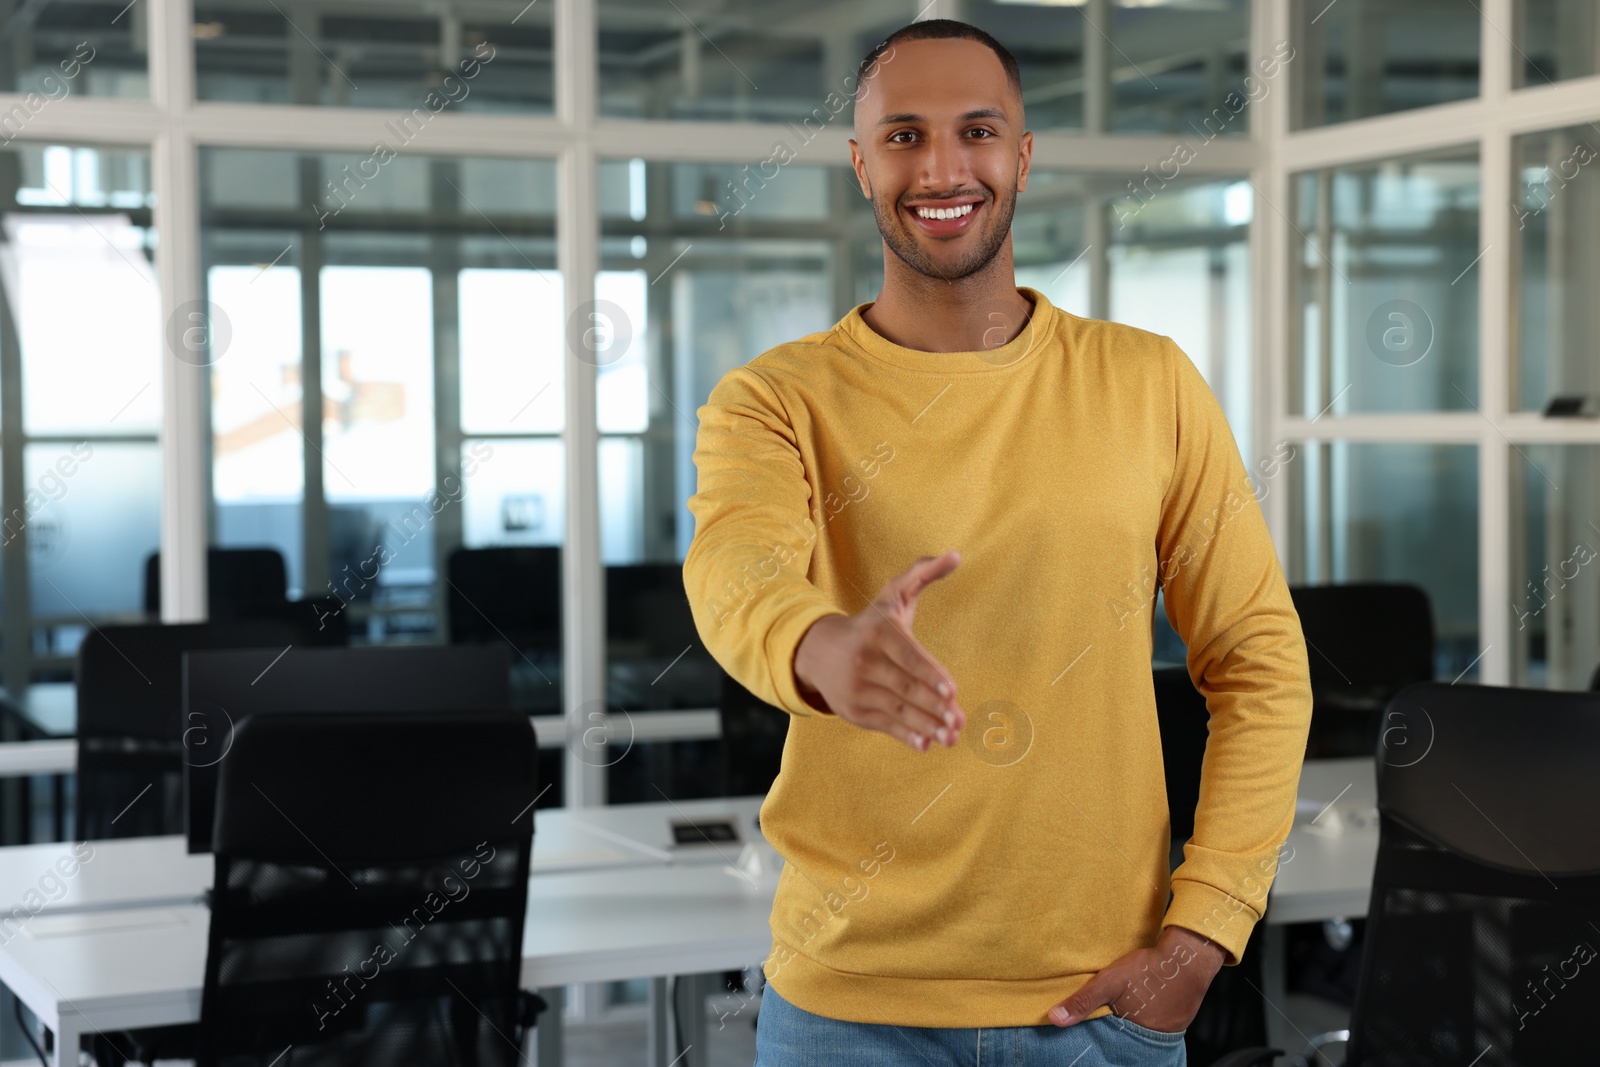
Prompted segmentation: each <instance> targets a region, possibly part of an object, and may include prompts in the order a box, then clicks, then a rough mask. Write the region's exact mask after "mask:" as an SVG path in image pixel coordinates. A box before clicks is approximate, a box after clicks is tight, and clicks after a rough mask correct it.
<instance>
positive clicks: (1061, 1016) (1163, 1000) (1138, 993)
mask: <svg viewBox="0 0 1600 1067" xmlns="http://www.w3.org/2000/svg"><path fill="white" fill-rule="evenodd" d="M1226 958H1227V952H1226V951H1225V950H1224V949H1223V948H1222V946H1221V945H1218V944H1217V943H1216V942H1214V941H1211V940H1209V939H1207V938H1204V937H1201V936H1200V935H1199V934H1197V933H1194V932H1193V931H1192V930H1185V929H1183V928H1182V927H1180V926H1168V927H1165V928H1163V929H1162V931H1161V937H1160V939H1159V940H1158V941H1157V942H1156V946H1155V947H1154V948H1137V949H1134V950H1133V951H1132V952H1130V953H1128V954H1127V955H1126V956H1122V957H1120V958H1118V959H1116V960H1114V961H1113V962H1111V963H1110V964H1108V965H1107V966H1106V967H1105V969H1103V970H1101V971H1100V972H1099V973H1097V974H1096V975H1095V976H1094V977H1093V978H1091V979H1089V980H1088V981H1087V982H1085V983H1084V985H1083V988H1081V989H1079V990H1078V991H1077V992H1076V993H1074V994H1072V996H1070V997H1068V998H1067V999H1066V1000H1065V1001H1063V1002H1062V1003H1060V1004H1058V1005H1057V1006H1056V1007H1053V1008H1051V1009H1050V1021H1051V1022H1053V1023H1055V1024H1056V1025H1057V1026H1075V1025H1077V1024H1078V1023H1080V1022H1082V1021H1083V1020H1084V1018H1085V1017H1087V1016H1088V1014H1089V1013H1090V1012H1092V1011H1094V1010H1095V1009H1096V1008H1098V1007H1100V1005H1102V1004H1109V1005H1111V1010H1112V1012H1113V1013H1115V1014H1117V1015H1120V1016H1122V1017H1124V1018H1126V1019H1132V1020H1133V1021H1134V1022H1136V1023H1138V1024H1139V1025H1140V1026H1143V1027H1145V1028H1146V1029H1148V1030H1162V1031H1166V1032H1167V1033H1177V1032H1178V1031H1179V1030H1184V1029H1187V1028H1188V1026H1189V1024H1190V1023H1191V1022H1193V1021H1194V1017H1195V1014H1196V1013H1197V1012H1198V1011H1199V1010H1200V1001H1201V999H1202V998H1203V997H1204V996H1205V995H1206V990H1207V989H1208V988H1210V986H1211V980H1212V979H1213V978H1215V977H1216V976H1217V972H1218V971H1219V970H1221V969H1222V964H1223V961H1224V960H1225V959H1226Z"/></svg>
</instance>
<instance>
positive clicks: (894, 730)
mask: <svg viewBox="0 0 1600 1067" xmlns="http://www.w3.org/2000/svg"><path fill="white" fill-rule="evenodd" d="M904 677H905V676H904V675H902V676H901V678H902V679H904ZM863 704H864V706H865V707H866V708H868V709H869V710H870V711H872V712H875V713H876V717H875V718H874V720H873V721H872V722H871V723H870V725H871V726H872V728H873V729H875V730H882V731H883V732H884V733H886V734H890V735H892V736H894V737H896V738H898V739H899V740H901V741H904V742H905V743H906V744H908V745H910V746H911V747H912V748H914V749H916V750H917V751H918V752H926V751H927V750H928V749H929V748H931V747H932V745H933V743H934V742H935V741H937V742H938V743H939V744H941V745H945V746H946V747H948V746H950V745H954V744H955V743H956V741H957V739H958V731H956V730H955V729H952V728H951V727H949V726H946V725H945V722H944V719H943V718H942V717H941V716H940V715H939V714H938V713H937V712H932V711H929V710H928V709H927V708H925V707H921V706H919V705H917V704H915V703H913V702H912V701H911V700H910V699H909V698H908V697H907V696H906V695H905V694H904V693H902V692H901V691H900V690H898V689H895V688H891V687H888V686H882V685H877V684H875V683H874V684H871V685H869V686H868V687H867V690H866V692H865V693H864V694H863Z"/></svg>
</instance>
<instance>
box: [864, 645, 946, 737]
mask: <svg viewBox="0 0 1600 1067" xmlns="http://www.w3.org/2000/svg"><path fill="white" fill-rule="evenodd" d="M895 634H896V635H898V636H899V638H900V639H899V640H895V639H894V636H890V637H889V638H888V639H887V640H885V641H884V643H883V653H884V655H885V656H887V657H888V658H889V660H890V662H891V663H893V664H894V666H895V668H897V669H898V670H899V672H900V673H901V674H904V675H905V676H907V677H908V678H910V679H912V680H913V681H914V683H915V691H916V692H918V693H924V692H925V693H926V694H928V696H929V699H925V700H919V701H917V703H918V704H919V705H921V706H922V707H924V708H926V709H927V710H928V712H929V713H930V714H932V715H934V716H936V717H937V718H938V719H939V720H940V721H941V723H942V725H945V726H954V727H955V728H956V729H960V728H961V727H962V726H964V725H966V721H967V714H966V712H965V711H963V710H962V709H961V705H959V704H957V703H956V680H955V676H954V675H952V674H951V673H950V672H949V671H948V670H946V669H945V668H944V666H943V665H942V664H941V663H940V662H939V661H938V660H936V659H934V658H933V657H932V656H931V655H929V654H928V650H927V649H925V648H923V647H922V642H920V641H918V640H917V639H916V638H915V637H913V636H912V635H910V634H908V633H905V631H903V630H899V629H896V631H895ZM882 684H888V683H882ZM889 687H890V688H894V686H892V685H890V686H889ZM947 712H948V713H950V714H951V715H953V716H954V719H955V721H954V722H950V721H948V720H946V719H945V715H946V713H947Z"/></svg>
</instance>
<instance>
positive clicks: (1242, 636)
mask: <svg viewBox="0 0 1600 1067" xmlns="http://www.w3.org/2000/svg"><path fill="white" fill-rule="evenodd" d="M1018 291H1019V292H1021V293H1022V294H1023V295H1024V296H1025V297H1027V298H1029V299H1030V300H1031V301H1033V304H1034V312H1033V315H1032V317H1031V319H1030V321H1029V324H1028V326H1026V327H1025V328H1024V329H1023V330H1022V332H1021V333H1020V334H1018V335H1017V337H1016V338H1015V339H1014V340H1012V341H1011V342H1009V343H1007V344H1005V345H1004V346H1002V347H998V348H995V349H992V350H989V351H983V352H922V351H917V350H915V349H909V348H903V347H901V346H899V345H896V344H893V343H891V342H889V341H887V340H886V339H884V338H883V337H881V336H879V335H878V334H877V333H875V332H874V331H873V330H872V329H871V327H869V326H868V325H867V324H866V322H865V321H864V320H863V319H862V317H861V313H862V311H863V310H864V309H865V308H868V307H871V304H862V305H859V306H857V307H856V308H854V309H853V310H852V311H851V312H850V313H849V314H848V315H846V316H845V317H844V318H843V319H841V320H840V321H839V322H838V323H837V324H836V325H835V326H834V327H833V328H832V329H830V330H827V331H825V332H822V333H815V334H811V335H810V336H807V337H803V338H801V339H800V340H798V341H795V342H793V343H790V344H784V345H779V346H778V347H776V348H773V349H771V350H770V351H767V352H764V353H762V354H761V355H760V356H759V357H757V358H756V359H753V360H751V361H750V362H749V363H748V364H746V365H744V366H742V367H738V368H736V369H734V370H732V371H730V372H729V373H728V374H727V375H726V376H724V377H723V378H722V380H721V381H720V382H719V383H718V384H717V386H716V387H715V388H714V389H713V390H712V391H711V395H710V398H709V400H708V401H707V403H706V404H705V405H704V406H702V407H701V408H700V409H699V416H700V429H699V437H698V440H697V444H696V449H695V454H694V461H695V464H696V466H697V467H698V469H699V485H698V487H697V491H696V493H695V495H694V496H693V497H692V498H691V499H690V501H689V509H690V511H691V512H692V513H693V514H694V517H695V534H694V540H693V542H692V544H691V545H690V548H689V551H688V554H687V557H686V558H685V560H684V564H683V575H684V585H685V587H686V590H687V592H688V596H689V601H690V604H691V606H692V609H693V611H694V617H695V623H696V625H697V627H698V629H699V632H700V635H701V637H702V639H703V640H704V641H705V643H706V647H707V648H708V649H709V650H710V652H711V654H712V655H713V656H714V657H715V658H716V659H717V661H718V662H719V663H721V664H722V666H723V667H724V668H725V669H726V670H727V671H728V673H729V674H731V675H732V676H733V677H734V678H735V679H737V680H738V681H739V682H741V683H742V684H743V685H744V686H745V687H746V688H748V689H749V690H751V691H752V692H753V693H755V694H756V695H757V696H759V697H760V698H761V699H763V700H765V701H768V702H769V703H771V704H773V705H775V706H776V707H778V708H782V709H784V710H785V711H787V712H789V713H790V718H789V724H788V725H789V732H788V737H787V740H786V742H785V744H784V751H783V763H782V770H781V772H780V773H779V775H778V779H777V781H776V783H775V784H774V785H773V788H772V791H771V792H770V794H769V795H768V796H767V799H766V801H765V802H764V803H763V805H762V808H761V826H762V829H763V831H764V832H765V834H766V836H767V838H768V840H769V841H771V843H772V844H773V846H774V847H775V848H776V849H777V850H778V851H779V853H780V854H782V855H783V857H784V859H785V865H784V868H783V873H782V875H781V877H780V879H779V883H778V890H777V899H776V901H775V903H774V905H773V910H772V920H771V922H772V938H773V942H772V952H771V955H770V956H769V957H768V958H767V960H766V962H765V964H764V970H765V972H766V975H767V979H768V981H769V982H771V984H772V986H773V988H775V989H776V990H777V991H778V992H779V994H780V995H781V996H783V997H784V998H785V999H786V1000H788V1001H790V1002H791V1003H793V1004H796V1005H798V1006H800V1007H801V1008H804V1009H805V1010H807V1011H810V1012H814V1013H816V1014H818V1015H825V1016H829V1017H831V1018H835V1019H845V1020H853V1021H859V1022H877V1023H895V1024H899V1025H905V1026H945V1027H951V1026H960V1027H976V1026H983V1027H993V1026H1024V1025H1028V1026H1040V1025H1047V1024H1048V1023H1049V1020H1048V1019H1047V1018H1046V1015H1045V1013H1046V1011H1048V1010H1049V1008H1050V1007H1051V1006H1053V1005H1055V1004H1057V1003H1059V1002H1060V1001H1061V1000H1063V999H1065V998H1066V997H1068V996H1070V995H1071V994H1072V993H1073V992H1074V991H1075V990H1077V988H1078V987H1079V986H1080V985H1082V984H1083V983H1084V982H1086V981H1088V979H1089V978H1090V977H1091V976H1092V975H1093V974H1094V973H1095V972H1096V971H1098V970H1100V969H1101V968H1103V967H1105V966H1106V965H1107V964H1109V963H1111V962H1112V961H1113V960H1115V959H1116V958H1117V957H1119V956H1121V955H1123V954H1124V953H1126V952H1129V951H1131V950H1133V949H1135V948H1141V947H1148V946H1151V945H1154V944H1155V942H1156V938H1157V936H1158V934H1159V932H1160V929H1161V928H1162V927H1163V926H1168V925H1177V926H1180V927H1184V928H1187V929H1189V930H1193V931H1196V932H1198V933H1201V934H1204V935H1206V936H1207V937H1210V938H1212V939H1213V940H1214V941H1216V942H1217V943H1219V944H1220V945H1222V946H1223V947H1224V948H1225V949H1227V951H1228V953H1229V957H1228V963H1229V964H1236V963H1237V962H1238V955H1239V953H1240V952H1241V951H1242V950H1243V948H1244V944H1245V941H1246V939H1247V938H1248V936H1249V933H1250V930H1251V927H1252V926H1253V925H1254V924H1255V922H1256V921H1257V920H1258V919H1259V918H1260V917H1261V915H1262V913H1263V912H1264V910H1265V907H1266V896H1267V890H1268V887H1269V886H1270V885H1271V881H1272V876H1273V875H1274V874H1275V873H1276V869H1277V863H1278V849H1279V847H1280V845H1281V844H1282V843H1283V841H1284V839H1285V838H1286V837H1287V836H1288V833H1289V828H1290V825H1291V824H1292V822H1293V819H1294V801H1295V792H1296V789H1297V786H1298V783H1299V777H1300V765H1301V761H1302V758H1303V756H1304V754H1305V744H1306V734H1307V730H1308V727H1309V723H1310V715H1311V689H1310V678H1309V674H1308V668H1307V661H1306V648H1305V641H1304V637H1303V635H1302V634H1301V631H1300V620H1299V616H1298V615H1297V614H1296V613H1295V609H1294V606H1293V603H1292V601H1291V600H1290V598H1289V590H1288V586H1287V585H1286V583H1285V581H1284V577H1283V572H1282V569H1281V567H1280V566H1279V563H1278V558H1277V555H1276V552H1275V550H1274V548H1273V544H1272V540H1271V538H1270V536H1269V535H1268V532H1267V527H1266V523H1265V520H1264V519H1263V517H1262V514H1261V509H1260V506H1259V505H1258V503H1257V501H1256V496H1255V490H1254V487H1253V485H1252V482H1251V480H1250V478H1249V476H1248V475H1247V473H1246V471H1245V467H1244V464H1243V462H1242V461H1241V459H1240V455H1239V450H1238V446H1237V445H1236V444H1235V443H1234V440H1233V435H1232V433H1231V431H1230V430H1229V429H1228V424H1227V422H1226V421H1225V419H1224V417H1223V414H1222V410H1221V408H1220V407H1219V406H1218V404H1217V401H1216V399H1215V397H1214V396H1213V395H1212V393H1211V390H1210V389H1209V387H1208V386H1207V385H1206V382H1205V379H1204V378H1202V377H1201V375H1200V373H1199V371H1198V370H1196V368H1195V367H1194V365H1193V364H1192V363H1191V362H1190V361H1189V359H1188V357H1187V356H1186V355H1184V353H1183V352H1182V350H1181V349H1179V348H1178V346H1177V345H1176V344H1175V343H1174V342H1173V341H1172V339H1171V338H1168V337H1164V336H1160V335H1157V334H1153V333H1148V332H1146V331H1143V330H1139V329H1135V328H1133V327H1131V326H1125V325H1120V324H1118V323H1112V322H1101V321H1098V320H1094V319H1084V318H1079V317H1077V316H1075V315H1070V314H1068V313H1066V312H1064V311H1061V310H1060V309H1058V308H1055V307H1053V306H1052V305H1051V304H1050V302H1049V301H1048V300H1047V299H1046V298H1045V297H1044V295H1043V294H1042V293H1040V292H1038V291H1037V290H1034V289H1031V288H1026V287H1023V288H1019V290H1018ZM1263 484H1266V483H1263ZM952 548H953V549H957V550H959V551H960V553H961V564H960V566H959V567H957V568H956V570H955V571H954V572H953V573H951V574H950V575H948V576H947V577H945V578H943V579H941V580H939V581H937V582H935V583H933V584H932V585H930V586H929V587H928V588H927V589H926V590H925V591H924V592H923V594H922V595H921V597H920V599H919V601H918V604H917V609H916V618H915V622H914V623H913V626H912V630H913V632H914V633H915V634H916V636H917V638H918V639H919V640H920V641H921V642H922V644H923V645H924V646H925V647H926V648H927V649H928V652H929V653H930V654H931V655H932V656H933V657H934V658H935V659H936V660H938V661H939V662H940V663H942V664H943V665H944V666H945V667H946V668H948V669H949V671H950V672H951V674H952V675H953V676H954V678H955V680H956V686H957V699H958V701H959V702H960V704H961V706H962V707H963V708H964V709H965V710H966V712H967V716H968V718H967V725H966V727H965V729H964V730H963V731H962V738H961V741H960V742H959V743H958V744H957V745H956V746H955V747H954V748H945V747H944V746H942V745H938V744H935V745H933V746H932V747H931V748H930V750H929V751H927V752H916V751H913V750H912V749H910V748H908V747H907V746H906V745H904V744H903V743H901V742H899V741H897V740H895V739H894V738H892V737H890V736H889V735H887V734H883V733H879V732H876V731H869V730H866V729H863V728H861V727H858V726H855V725H853V724H851V723H849V722H847V721H845V720H844V719H841V718H839V717H837V716H836V715H833V714H831V713H829V712H827V711H826V710H825V709H819V708H817V707H814V706H812V705H811V704H809V703H807V702H806V701H805V700H804V699H803V698H802V697H801V696H800V694H799V692H798V690H797V688H796V681H795V677H794V653H795V648H796V646H797V645H798V644H799V642H800V639H801V637H802V636H804V634H805V632H806V629H807V628H808V627H809V626H810V625H811V624H812V623H813V622H815V621H816V620H817V619H819V618H821V617H822V616H825V615H828V614H832V613H846V614H851V613H855V612H859V611H861V610H863V609H864V608H866V607H867V605H868V602H869V601H870V600H871V599H872V598H873V597H874V596H876V595H877V593H878V591H879V589H881V588H882V586H883V584H884V583H885V582H886V581H888V580H889V579H890V578H892V577H894V576H895V575H897V574H899V573H901V572H902V571H904V570H905V569H906V568H907V567H909V566H910V565H911V564H912V563H913V562H915V561H916V559H917V557H919V556H937V555H940V554H942V553H943V552H945V551H947V550H948V549H952ZM1158 586H1159V587H1160V588H1161V589H1163V590H1164V591H1165V606H1166V611H1167V616H1168V618H1169V619H1170V620H1171V622H1172V625H1173V627H1174V629H1175V630H1176V631H1177V633H1178V635H1179V636H1180V637H1182V638H1183V639H1184V641H1185V643H1186V645H1187V647H1188V668H1189V674H1190V676H1191V677H1192V678H1194V679H1195V680H1196V683H1197V684H1198V685H1199V687H1200V688H1201V690H1202V691H1203V692H1204V693H1205V695H1206V701H1207V707H1208V709H1209V713H1210V717H1209V724H1210V743H1209V745H1208V747H1207V750H1206V755H1205V762H1204V765H1203V772H1202V773H1203V781H1202V785H1201V797H1200V804H1199V808H1198V810H1197V811H1196V816H1195V831H1194V837H1193V839H1192V840H1191V841H1190V843H1189V844H1187V845H1186V846H1185V848H1184V861H1183V863H1182V865H1181V866H1179V867H1178V869H1177V870H1176V871H1172V872H1170V877H1169V860H1168V857H1169V851H1170V847H1171V846H1170V830H1169V825H1168V818H1167V802H1166V791H1165V782H1164V776H1163V772H1162V762H1161V748H1160V736H1159V732H1158V729H1157V720H1156V711H1155V698H1154V687H1153V684H1152V680H1151V656H1152V642H1153V630H1152V627H1153V622H1154V620H1153V613H1154V610H1155V596H1156V591H1157V588H1158ZM1169 896H1170V899H1169ZM1169 977H1170V976H1169ZM1154 982H1155V985H1154V986H1152V989H1154V988H1155V987H1156V986H1159V984H1160V980H1159V978H1155V979H1154ZM1109 1010H1110V1009H1109V1008H1105V1007H1102V1008H1101V1009H1099V1010H1097V1011H1095V1012H1094V1013H1092V1015H1091V1017H1094V1016H1098V1015H1104V1014H1106V1013H1107V1012H1108V1011H1109Z"/></svg>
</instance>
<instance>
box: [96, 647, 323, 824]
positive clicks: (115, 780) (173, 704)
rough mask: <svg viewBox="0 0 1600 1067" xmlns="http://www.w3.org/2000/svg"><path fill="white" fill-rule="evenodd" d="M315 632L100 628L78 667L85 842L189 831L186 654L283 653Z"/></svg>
mask: <svg viewBox="0 0 1600 1067" xmlns="http://www.w3.org/2000/svg"><path fill="white" fill-rule="evenodd" d="M309 633H310V630H309V627H304V626H298V627H297V626H295V625H292V624H290V623H289V622H287V621H284V622H225V623H209V622H208V623H184V624H180V625H160V624H153V625H135V626H100V627H95V628H92V629H91V630H90V631H89V633H88V634H87V635H86V636H85V637H84V639H83V641H82V643H81V644H79V646H78V657H77V663H76V679H77V694H78V726H77V741H78V771H77V774H78V792H77V836H78V837H79V838H80V839H86V840H100V839H104V838H113V837H146V836H151V835H156V834H173V833H179V832H181V831H182V829H183V734H184V730H185V729H186V724H185V723H184V722H183V718H182V711H181V708H182V664H183V654H184V653H185V652H187V651H191V650H196V649H224V648H258V647H259V648H284V647H287V646H289V645H291V644H296V643H301V642H304V641H305V640H306V639H307V635H308V634H309ZM147 788H148V790H149V792H148V795H146V793H145V790H146V789H147Z"/></svg>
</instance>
